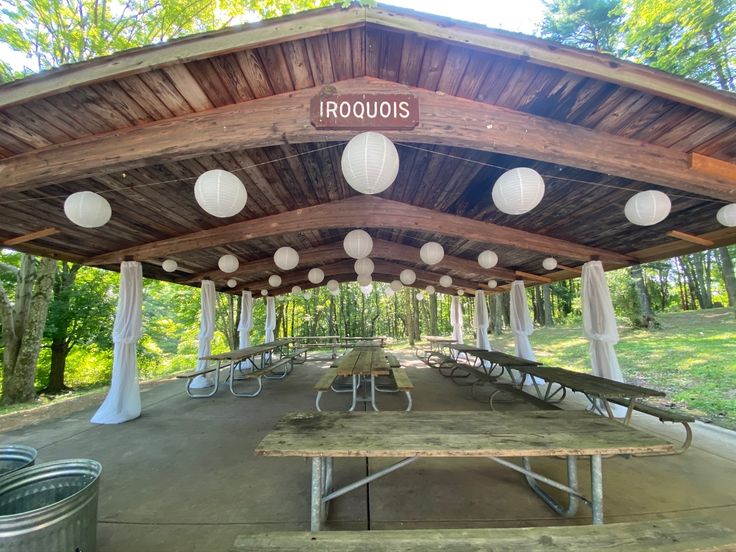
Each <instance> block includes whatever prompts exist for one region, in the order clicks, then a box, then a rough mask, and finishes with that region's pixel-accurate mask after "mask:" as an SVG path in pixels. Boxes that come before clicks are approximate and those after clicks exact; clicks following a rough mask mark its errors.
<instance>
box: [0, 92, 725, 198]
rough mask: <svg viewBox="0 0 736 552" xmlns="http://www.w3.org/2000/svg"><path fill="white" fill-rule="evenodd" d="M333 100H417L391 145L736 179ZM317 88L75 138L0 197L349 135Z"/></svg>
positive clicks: (530, 129) (644, 148) (557, 135)
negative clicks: (334, 123)
mask: <svg viewBox="0 0 736 552" xmlns="http://www.w3.org/2000/svg"><path fill="white" fill-rule="evenodd" d="M328 88H329V90H330V91H333V92H339V93H380V92H383V93H388V92H391V93H409V94H414V95H415V96H417V97H418V98H419V103H420V106H421V121H420V123H419V125H418V126H417V127H416V128H415V129H413V130H404V131H387V132H385V134H386V135H387V136H388V137H389V138H391V139H392V140H394V141H398V142H401V141H411V142H418V143H423V144H434V145H447V146H453V147H467V148H471V149H476V150H481V151H490V152H498V153H504V154H509V155H515V156H520V157H527V158H529V159H535V160H539V161H547V162H549V161H553V162H555V163H558V164H566V165H569V166H571V167H576V168H581V169H586V170H591V171H596V172H600V173H605V174H610V175H614V176H620V177H623V178H629V179H633V180H640V181H643V182H648V183H652V184H657V185H662V186H666V187H671V188H675V189H678V190H683V191H687V192H693V193H697V194H702V195H705V196H711V197H716V198H718V199H723V200H727V201H733V200H734V198H736V176H734V175H729V174H719V175H713V174H711V173H706V172H702V171H701V170H698V169H696V168H694V167H691V166H690V156H689V154H687V153H684V152H680V151H676V150H673V149H670V148H666V147H662V146H657V145H653V144H647V143H643V142H641V141H639V140H633V139H630V138H625V137H621V136H615V135H612V134H608V133H605V132H600V131H596V130H591V129H588V128H583V127H579V126H576V125H572V124H567V123H561V122H558V121H554V120H552V119H546V118H544V117H538V116H534V115H530V114H527V113H522V112H517V111H513V110H510V109H505V108H502V107H498V106H493V105H488V104H485V103H481V102H475V101H471V100H466V99H463V98H457V97H453V96H448V95H444V94H438V93H435V92H432V91H429V90H424V89H419V88H413V87H409V86H403V85H399V84H397V83H393V82H387V81H382V80H379V79H372V78H358V79H353V80H349V81H343V82H340V83H337V84H336V85H334V86H333V85H331V86H329V87H328ZM320 91H321V89H320V88H310V89H304V90H300V91H296V92H292V93H289V94H281V95H277V96H270V97H266V98H261V99H256V100H252V101H249V102H243V103H239V104H235V105H230V106H225V107H221V108H217V109H212V110H210V111H207V112H202V113H195V114H191V115H184V116H181V117H175V118H172V119H168V120H165V121H159V122H155V123H149V124H145V125H141V126H136V127H130V128H127V129H120V130H116V131H114V132H111V133H107V134H101V135H95V136H91V137H86V138H81V139H78V140H74V141H71V142H67V143H64V144H56V145H52V146H48V147H45V148H41V149H38V150H34V151H30V152H26V153H23V154H19V155H16V156H13V157H10V158H8V159H4V160H0V190H3V189H4V190H22V189H28V188H32V187H35V186H41V185H47V184H52V183H58V182H63V181H67V180H71V179H76V178H82V177H90V176H96V175H99V174H101V173H110V172H114V171H119V170H131V169H132V168H135V167H140V166H144V165H147V164H156V163H162V162H165V161H167V162H170V161H174V160H181V159H187V158H191V157H196V156H201V155H204V154H211V153H216V152H222V151H242V150H244V149H249V148H257V147H266V146H272V145H282V144H284V143H292V144H296V143H307V142H326V141H342V140H348V139H350V138H352V136H354V135H355V131H344V130H342V131H341V130H334V131H323V130H319V129H315V128H314V127H313V126H312V125H311V123H310V115H309V104H310V99H311V98H312V96H314V95H316V94H318V93H319V92H320Z"/></svg>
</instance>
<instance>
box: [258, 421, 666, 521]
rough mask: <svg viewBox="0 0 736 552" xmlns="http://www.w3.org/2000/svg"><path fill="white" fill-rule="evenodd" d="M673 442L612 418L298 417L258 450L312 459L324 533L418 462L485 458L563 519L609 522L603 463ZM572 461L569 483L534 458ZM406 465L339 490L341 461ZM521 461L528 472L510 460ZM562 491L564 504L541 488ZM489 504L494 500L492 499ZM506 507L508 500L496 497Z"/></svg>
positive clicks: (314, 510) (316, 516) (315, 517)
mask: <svg viewBox="0 0 736 552" xmlns="http://www.w3.org/2000/svg"><path fill="white" fill-rule="evenodd" d="M672 448H673V446H672V444H671V443H669V442H667V441H665V440H663V439H660V438H659V437H656V436H653V435H651V434H649V433H645V432H642V431H639V430H636V429H634V428H632V427H630V426H625V425H623V424H620V423H618V422H615V421H612V420H610V419H608V418H605V417H601V416H595V415H592V414H590V413H587V412H582V411H568V410H552V411H541V412H514V413H506V412H477V411H475V412H457V411H449V412H426V411H425V412H416V411H414V412H291V413H288V414H286V415H285V416H283V417H282V418H281V420H280V421H279V422H278V423H277V424H276V425H275V426H274V428H273V429H272V430H271V432H269V433H268V435H266V437H265V438H264V439H263V440H262V441H261V443H260V444H259V445H258V447H257V448H256V451H255V452H256V454H257V455H260V456H301V457H306V458H311V459H312V475H311V490H312V492H311V506H310V519H311V530H312V531H319V530H320V528H321V524H322V522H323V521H325V519H326V517H327V513H328V507H329V503H330V501H332V500H334V499H336V498H338V497H340V496H342V495H344V494H346V493H348V492H350V491H352V490H354V489H357V488H359V487H360V486H362V485H366V484H368V483H370V482H372V481H375V480H376V479H379V478H380V477H383V476H384V475H387V474H389V473H392V472H393V471H395V470H397V469H399V468H401V467H404V466H406V465H408V464H411V463H413V462H415V461H416V460H418V459H419V458H457V457H465V458H467V457H477V458H480V457H485V458H488V459H490V460H492V461H494V462H497V463H499V464H501V465H503V466H505V467H508V468H510V469H512V470H514V471H517V472H519V473H521V474H522V475H523V476H524V477H525V479H526V481H527V483H528V484H529V486H530V487H531V489H532V490H533V491H534V492H535V493H536V494H537V495H538V496H539V497H540V498H542V500H544V502H545V503H546V504H547V505H549V506H550V507H551V508H552V509H553V510H555V511H556V512H557V513H558V514H560V515H562V516H565V517H572V516H574V515H575V513H576V512H577V508H578V505H579V503H580V502H581V501H583V502H586V503H587V504H588V505H589V506H590V508H591V511H592V520H593V524H602V523H603V462H602V457H603V456H608V455H618V454H634V453H667V452H670V451H671V450H672ZM553 456H565V457H566V459H567V482H566V483H561V482H558V481H556V480H553V479H551V478H549V477H546V476H544V475H542V474H539V473H537V472H535V471H533V470H532V467H531V458H533V457H553ZM337 457H364V458H386V457H393V458H402V460H400V461H399V462H397V463H395V464H393V465H391V466H389V467H387V468H385V469H382V470H379V471H377V472H375V473H373V474H371V475H369V476H367V477H364V478H362V479H359V480H358V481H355V482H353V483H351V484H348V485H346V486H345V487H342V488H340V489H336V490H333V489H332V480H333V471H334V458H337ZM513 457H516V458H521V459H522V461H521V465H519V464H518V463H515V462H511V461H509V460H507V458H513ZM579 457H590V473H591V483H590V493H589V496H588V497H586V496H584V495H583V494H582V493H581V491H580V490H579V489H578V484H577V481H578V477H577V459H578V458H579ZM538 482H543V483H545V484H547V485H550V486H552V487H555V488H557V489H559V490H561V491H562V492H563V493H564V495H566V496H567V504H566V505H562V504H560V503H559V502H557V501H556V500H554V499H553V498H552V497H551V496H549V495H548V494H547V493H546V492H545V491H544V490H542V489H541V488H540V487H539V486H538ZM488 496H489V499H492V498H493V497H494V495H493V493H492V492H489V493H488ZM497 498H498V499H499V500H503V498H502V497H497Z"/></svg>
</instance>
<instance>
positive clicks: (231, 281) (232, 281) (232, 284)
mask: <svg viewBox="0 0 736 552" xmlns="http://www.w3.org/2000/svg"><path fill="white" fill-rule="evenodd" d="M237 285H238V281H237V280H235V279H233V278H230V279H229V280H228V281H227V287H229V288H234V287H235V286H237Z"/></svg>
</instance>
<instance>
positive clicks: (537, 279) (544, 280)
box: [516, 270, 552, 284]
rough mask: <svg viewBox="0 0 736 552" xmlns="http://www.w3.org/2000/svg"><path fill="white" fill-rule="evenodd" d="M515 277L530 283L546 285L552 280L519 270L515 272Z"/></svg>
mask: <svg viewBox="0 0 736 552" xmlns="http://www.w3.org/2000/svg"><path fill="white" fill-rule="evenodd" d="M516 275H517V276H519V277H520V278H522V279H524V280H531V281H532V282H541V283H543V284H548V283H550V282H551V281H552V278H550V277H548V276H540V275H538V274H531V273H529V272H522V271H521V270H517V271H516Z"/></svg>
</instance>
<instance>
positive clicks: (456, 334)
mask: <svg viewBox="0 0 736 552" xmlns="http://www.w3.org/2000/svg"><path fill="white" fill-rule="evenodd" d="M450 324H452V339H454V340H455V341H456V342H457V343H463V307H462V305H461V304H460V297H458V296H457V295H453V296H452V303H450Z"/></svg>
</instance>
